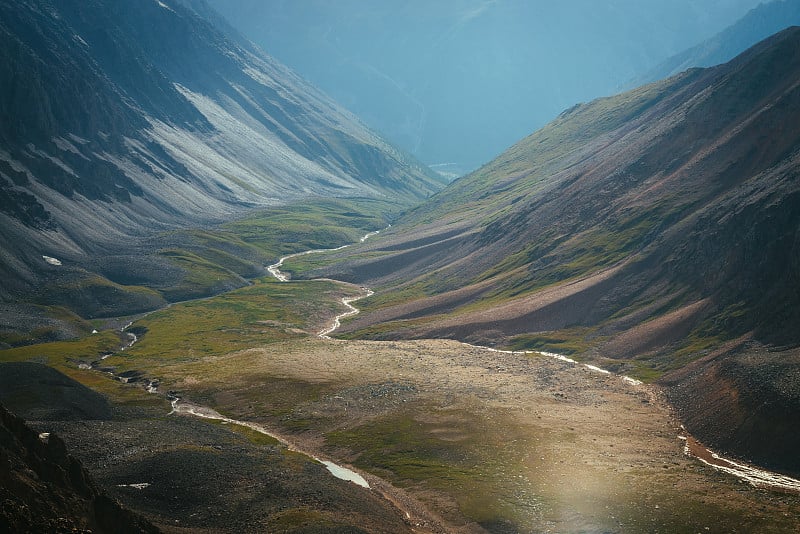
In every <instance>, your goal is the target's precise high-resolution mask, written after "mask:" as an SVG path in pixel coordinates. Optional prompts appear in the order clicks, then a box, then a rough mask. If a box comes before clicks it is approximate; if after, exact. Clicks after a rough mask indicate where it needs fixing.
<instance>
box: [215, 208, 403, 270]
mask: <svg viewBox="0 0 800 534" xmlns="http://www.w3.org/2000/svg"><path fill="white" fill-rule="evenodd" d="M397 211H398V207H397V205H395V204H393V203H390V202H387V201H381V200H373V199H315V200H312V201H310V202H308V201H306V202H303V203H298V204H291V205H288V206H277V207H274V208H270V209H268V210H264V211H261V212H258V213H255V214H252V215H250V216H248V217H246V218H244V219H241V220H238V221H234V222H230V223H227V224H225V225H223V227H222V229H223V230H225V231H228V232H231V233H232V234H234V235H235V236H237V237H238V238H240V239H241V240H242V241H244V242H245V243H247V244H249V245H252V246H254V247H256V248H257V249H259V250H261V251H263V252H264V253H266V254H268V255H270V256H273V257H279V256H284V255H286V254H292V253H294V252H301V251H304V250H309V249H317V248H330V247H336V246H340V245H345V244H349V243H353V242H355V241H358V239H359V238H360V237H362V236H363V235H364V234H366V233H367V232H371V231H374V230H380V229H382V228H385V227H386V225H387V224H388V221H389V220H390V219H391V218H393V217H394V216H396V215H397Z"/></svg>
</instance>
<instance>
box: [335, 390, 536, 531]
mask: <svg viewBox="0 0 800 534" xmlns="http://www.w3.org/2000/svg"><path fill="white" fill-rule="evenodd" d="M467 404H469V403H467ZM509 432H511V426H506V425H503V424H502V423H498V422H497V421H494V422H487V421H485V420H484V419H483V418H482V417H480V416H479V415H477V414H476V413H475V411H473V410H471V409H469V408H468V407H467V406H464V407H463V408H459V409H454V408H444V409H442V408H432V407H425V406H417V407H416V410H415V411H414V412H411V411H409V412H406V413H395V414H393V415H391V416H389V417H385V418H382V419H380V420H376V421H372V422H369V423H367V424H364V425H362V426H359V427H356V428H348V429H344V430H338V431H335V432H329V433H328V434H326V444H327V446H328V447H331V448H334V449H340V448H344V449H347V450H349V451H352V453H353V454H354V455H355V460H354V461H353V465H355V466H356V467H359V468H361V469H364V470H365V471H372V472H375V473H376V474H377V475H378V476H381V477H385V478H387V479H388V480H390V481H392V482H393V483H394V484H397V485H399V486H406V487H409V486H415V487H427V488H430V489H434V490H436V491H441V492H443V493H445V494H448V495H450V496H451V497H452V498H453V499H454V501H455V502H456V503H457V504H458V507H459V508H460V511H461V513H462V514H463V515H464V516H466V517H468V518H470V519H471V520H473V521H476V522H478V523H482V524H492V523H493V522H495V521H502V522H506V523H508V522H514V521H516V520H517V519H518V518H517V517H516V515H517V514H518V513H519V512H520V511H521V510H520V508H519V507H518V502H516V501H517V500H518V499H521V500H525V499H528V498H529V496H527V495H524V492H517V491H516V490H517V488H516V487H514V485H513V484H509V483H508V480H507V478H506V476H505V473H504V471H505V470H506V469H508V465H507V462H508V461H509V459H508V458H506V456H507V454H509V452H513V451H511V450H510V449H509V448H508V447H507V445H508V443H509V442H512V441H514V439H513V438H511V437H509V434H508V433H509ZM511 449H513V448H511Z"/></svg>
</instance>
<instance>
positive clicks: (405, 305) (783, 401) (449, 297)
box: [307, 27, 800, 473]
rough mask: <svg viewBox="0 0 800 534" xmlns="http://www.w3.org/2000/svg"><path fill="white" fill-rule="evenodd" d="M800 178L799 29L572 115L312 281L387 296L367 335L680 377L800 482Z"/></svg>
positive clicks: (732, 433)
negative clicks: (799, 423)
mask: <svg viewBox="0 0 800 534" xmlns="http://www.w3.org/2000/svg"><path fill="white" fill-rule="evenodd" d="M798 176H800V28H797V27H793V28H791V29H788V30H786V31H783V32H781V33H779V34H777V35H775V36H774V37H771V38H770V39H768V40H766V41H764V42H762V43H759V44H758V45H756V46H755V47H753V48H752V49H750V50H748V51H747V52H745V53H743V54H742V55H740V56H738V57H737V58H735V59H734V60H732V61H731V62H729V63H727V64H724V65H721V66H718V67H715V68H710V69H692V70H689V71H687V72H685V73H683V74H680V75H678V76H676V77H673V78H670V79H667V80H664V81H661V82H656V83H654V84H650V85H646V86H644V87H641V88H639V89H635V90H633V91H630V92H627V93H623V94H620V95H617V96H614V97H609V98H602V99H599V100H595V101H593V102H590V103H588V104H582V105H578V106H575V107H573V108H571V109H569V110H567V111H565V112H564V113H562V114H561V116H559V117H558V118H557V119H556V120H555V121H553V122H551V123H550V124H548V125H547V126H546V127H544V128H543V129H541V130H539V131H537V132H536V133H534V134H533V135H531V136H529V137H527V138H525V139H523V140H522V141H520V142H519V143H518V144H516V145H515V146H513V147H512V148H510V149H509V150H508V151H506V152H505V153H504V154H502V155H501V156H500V157H499V158H497V159H496V160H494V161H492V162H491V163H489V164H487V165H486V166H484V167H482V168H481V169H479V170H478V171H476V172H474V173H472V174H470V175H468V176H465V177H463V178H461V179H459V180H457V181H456V182H454V183H453V184H451V185H450V186H448V187H447V188H446V189H445V190H443V191H442V192H441V193H439V194H437V195H436V196H434V197H432V198H431V199H430V200H429V201H428V202H426V203H424V204H423V205H421V206H420V207H418V208H416V209H414V210H412V211H411V212H409V213H408V214H407V215H406V216H405V217H404V218H403V219H401V220H400V221H398V223H397V224H396V225H395V226H394V227H393V228H392V229H391V230H390V231H389V232H387V233H386V234H385V235H384V236H383V237H382V239H380V240H379V241H375V242H373V243H371V244H369V243H368V244H366V246H364V247H363V249H364V256H363V257H361V258H358V257H357V258H355V259H353V258H349V259H347V260H346V261H344V262H342V263H340V264H338V265H336V266H334V267H332V268H328V269H325V270H318V271H315V272H313V273H310V275H311V276H318V275H325V276H331V277H333V278H337V279H346V280H351V281H353V282H356V283H359V284H364V285H368V286H370V287H372V288H373V289H376V290H377V294H376V296H375V297H372V299H369V300H367V301H363V303H362V304H360V307H363V308H364V313H362V314H361V315H359V316H357V317H356V318H355V319H354V320H353V321H352V322H350V323H348V324H347V325H346V326H345V330H346V331H349V332H350V333H351V335H356V336H358V337H368V338H377V339H396V338H429V337H434V338H437V337H438V338H440V337H445V338H454V339H459V340H463V341H467V342H472V343H479V344H489V345H494V346H498V347H505V348H513V349H544V350H549V351H553V352H562V353H564V352H566V353H572V354H580V355H582V357H584V358H589V359H592V360H593V361H595V362H599V364H601V365H603V366H604V367H607V368H610V369H614V370H616V371H619V372H622V373H626V374H634V375H637V376H640V377H642V378H650V379H654V378H658V377H662V380H663V381H664V383H665V384H669V385H670V390H669V391H670V395H671V396H672V400H673V402H674V403H675V405H676V406H678V407H679V409H680V410H682V415H684V416H685V420H687V421H688V423H687V424H688V426H689V427H690V430H696V431H698V432H699V433H700V434H701V435H702V436H703V437H704V438H707V439H709V440H710V441H712V442H714V443H715V444H718V445H720V446H721V447H722V448H723V449H726V450H734V451H736V452H738V453H745V454H746V455H747V456H748V457H751V458H757V459H758V460H759V461H763V462H764V463H766V464H767V465H777V466H780V467H782V468H784V469H790V470H792V471H794V472H795V473H797V472H800V462H798V457H797V455H796V454H795V453H794V452H792V451H796V450H797V447H799V446H800V437H799V435H798V434H797V432H796V431H795V430H793V429H794V428H796V427H794V426H793V425H792V424H791V421H792V420H794V421H795V422H796V416H797V413H800V383H798V381H797V380H794V379H790V378H788V377H790V376H792V373H795V376H796V365H797V363H796V362H797V361H798V358H800V350H798V349H797V348H796V347H798V345H800V181H798ZM350 254H352V252H350ZM307 275H308V273H307ZM692 362H694V363H692ZM676 369H681V370H680V371H675V370H676ZM792 370H793V371H792ZM742 421H745V422H746V424H741V423H742ZM732 429H733V430H732Z"/></svg>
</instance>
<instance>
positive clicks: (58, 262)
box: [42, 256, 61, 267]
mask: <svg viewBox="0 0 800 534" xmlns="http://www.w3.org/2000/svg"><path fill="white" fill-rule="evenodd" d="M42 259H43V260H44V261H46V262H47V263H49V264H50V265H55V266H56V267H58V266H60V265H61V260H57V259H56V258H53V257H51V256H42Z"/></svg>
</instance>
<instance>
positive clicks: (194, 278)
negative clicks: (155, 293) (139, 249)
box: [159, 249, 246, 302]
mask: <svg viewBox="0 0 800 534" xmlns="http://www.w3.org/2000/svg"><path fill="white" fill-rule="evenodd" d="M159 254H160V255H161V256H163V257H165V258H167V259H168V260H169V261H170V262H172V263H173V264H175V265H176V266H178V267H180V268H181V269H182V270H183V271H184V273H185V275H184V277H183V279H182V280H181V282H180V283H179V284H178V285H176V286H173V287H169V288H165V289H163V290H162V291H161V292H162V293H163V295H164V297H165V298H166V299H167V300H170V301H173V302H176V301H181V300H189V299H193V298H198V297H205V296H208V295H211V294H214V293H218V292H220V291H224V290H225V289H232V288H235V287H240V286H242V285H244V284H245V283H246V282H245V280H244V279H242V277H241V276H239V275H238V274H236V273H235V272H233V271H230V270H228V269H226V268H224V267H221V266H220V265H217V264H216V263H213V262H211V261H209V260H207V259H205V258H202V257H200V256H198V255H197V254H194V253H192V252H188V251H185V250H179V249H172V250H163V251H161V252H160V253H159Z"/></svg>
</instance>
